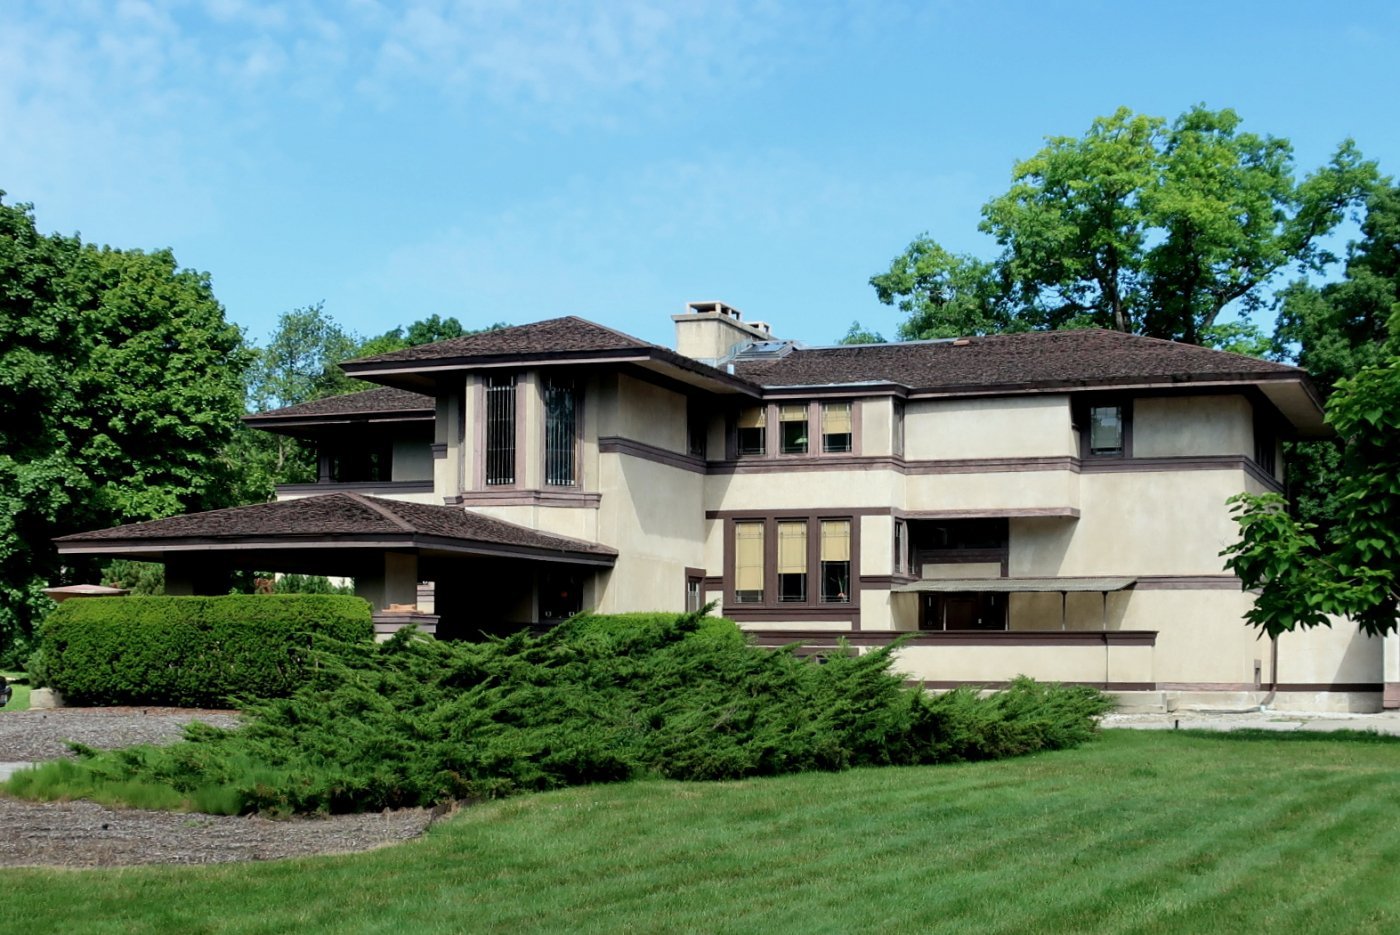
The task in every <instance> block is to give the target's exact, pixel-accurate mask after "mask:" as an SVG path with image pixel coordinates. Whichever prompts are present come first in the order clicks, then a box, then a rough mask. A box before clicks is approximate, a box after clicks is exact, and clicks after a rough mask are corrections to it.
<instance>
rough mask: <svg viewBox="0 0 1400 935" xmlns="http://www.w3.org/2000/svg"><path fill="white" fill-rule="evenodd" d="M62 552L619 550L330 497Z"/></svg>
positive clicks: (117, 534)
mask: <svg viewBox="0 0 1400 935" xmlns="http://www.w3.org/2000/svg"><path fill="white" fill-rule="evenodd" d="M54 544H55V545H56V546H57V547H58V551H59V554H61V555H121V556H125V557H129V558H144V559H149V560H153V561H165V560H166V559H167V557H168V556H169V554H170V553H177V552H225V553H247V552H250V551H254V550H262V551H286V550H292V551H310V550H315V551H322V552H324V551H334V552H340V551H344V550H366V549H417V550H419V551H422V552H432V553H436V554H443V555H448V554H461V555H491V556H500V557H511V558H527V559H535V560H540V561H551V562H565V563H570V564H579V565H603V566H609V565H612V564H613V562H614V561H615V560H616V558H617V550H616V549H612V548H609V547H607V546H605V545H599V544H598V543H596V542H585V541H583V540H580V539H572V538H569V537H567V536H557V535H553V534H551V533H544V532H540V531H538V530H536V529H531V528H529V527H526V526H519V525H517V524H515V523H508V522H505V521H503V520H499V519H494V518H492V517H489V516H483V515H481V514H479V513H473V512H471V511H469V510H464V509H462V508H461V507H449V506H433V505H431V504H424V503H406V502H403V501H400V500H385V499H381V498H379V497H369V496H365V495H364V494H358V493H329V494H323V495H321V496H315V497H303V498H301V499H297V500H281V501H277V502H275V503H258V504H253V505H252V506H240V507H232V508H229V509H225V510H211V511H209V512H205V513H188V514H185V515H184V516H172V517H169V518H168V519H158V520H151V521H149V522H144V523H129V524H127V525H125V526H114V527H111V528H110V529H98V530H94V531H92V532H82V533H75V534H73V535H69V536H62V537H60V538H58V539H55V540H54Z"/></svg>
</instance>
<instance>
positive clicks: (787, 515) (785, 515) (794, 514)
mask: <svg viewBox="0 0 1400 935" xmlns="http://www.w3.org/2000/svg"><path fill="white" fill-rule="evenodd" d="M892 512H894V511H893V510H892V509H891V508H890V507H887V506H835V507H832V508H831V509H829V510H778V509H772V510H706V511H705V518H706V519H768V518H769V517H770V516H772V517H777V518H778V519H811V518H812V517H815V516H819V517H821V518H822V519H846V518H847V517H850V518H851V519H855V518H856V517H858V516H889V515H890V514H891V513H892Z"/></svg>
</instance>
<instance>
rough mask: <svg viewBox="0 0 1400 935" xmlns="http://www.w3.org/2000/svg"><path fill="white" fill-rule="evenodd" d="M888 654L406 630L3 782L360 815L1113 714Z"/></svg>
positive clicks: (766, 771)
mask: <svg viewBox="0 0 1400 935" xmlns="http://www.w3.org/2000/svg"><path fill="white" fill-rule="evenodd" d="M891 652H892V650H891V649H890V648H883V649H880V650H877V651H874V652H869V653H865V654H863V655H855V654H853V653H850V654H842V653H836V654H833V655H831V656H830V657H829V658H828V659H827V660H826V661H825V662H818V661H816V660H812V659H804V658H802V657H799V656H797V655H796V654H795V653H793V652H792V651H790V650H768V649H762V648H759V647H755V646H753V645H751V644H750V643H749V641H748V640H747V638H746V637H745V636H744V635H743V634H742V633H741V632H740V631H739V629H738V628H737V627H736V626H735V625H734V624H733V623H732V622H730V621H728V620H723V619H719V618H712V617H706V616H703V615H700V614H688V615H683V616H682V615H676V614H627V615H622V616H618V617H599V616H580V617H575V618H573V619H572V620H569V621H566V622H565V623H563V624H561V625H559V626H558V627H556V628H554V629H552V630H550V631H549V632H547V633H544V634H542V635H538V636H536V635H531V634H529V633H527V632H522V633H518V634H515V635H512V636H509V637H506V638H504V639H492V640H488V641H486V642H481V643H457V642H446V641H438V640H433V639H429V638H425V637H422V636H418V635H415V634H411V633H407V632H405V633H400V634H398V635H396V636H395V637H394V638H393V639H392V640H390V641H389V642H387V643H384V644H378V645H376V644H373V643H368V642H364V643H360V644H356V645H353V646H347V647H343V648H342V650H341V651H340V652H339V653H338V654H336V655H330V654H327V655H325V656H323V657H322V665H321V666H320V667H319V668H316V669H314V670H312V671H311V672H309V673H308V678H307V682H306V684H305V685H303V686H301V687H300V688H299V689H298V690H297V691H296V692H294V693H293V694H291V695H290V696H289V697H286V698H273V699H269V700H266V701H262V702H259V703H257V704H253V705H249V706H246V707H245V708H244V717H245V725H244V726H243V727H241V728H239V729H237V730H234V731H224V730H216V729H213V728H209V727H205V726H201V725H194V726H193V727H192V728H191V729H190V731H189V732H188V733H187V739H186V740H185V741H184V742H182V743H179V744H175V745H173V746H170V747H146V748H132V749H130V750H125V751H118V752H114V753H92V752H90V751H88V752H87V755H86V756H85V758H84V759H83V760H82V761H81V762H80V763H79V764H78V765H79V766H80V767H81V768H82V769H81V771H83V774H84V775H86V776H87V777H88V779H87V780H86V785H85V784H84V783H81V782H79V783H76V784H75V783H74V781H72V779H71V778H62V777H55V778H54V779H53V781H52V782H51V781H50V780H49V779H47V778H46V777H45V775H44V769H47V767H45V768H43V769H40V770H34V771H29V772H26V773H23V774H21V775H20V776H17V777H16V778H15V779H13V780H11V781H10V783H9V785H8V787H7V788H8V789H9V791H11V792H14V793H16V794H31V795H36V796H44V795H50V794H51V795H66V796H75V795H86V796H93V797H100V796H101V795H102V789H104V788H108V789H129V788H132V786H133V784H141V783H153V784H159V785H161V786H163V787H165V788H168V789H173V790H175V791H176V792H178V793H179V795H180V796H183V797H184V801H185V802H186V803H187V805H188V807H191V808H210V807H211V805H210V803H222V804H221V806H220V808H226V809H228V810H230V811H233V812H265V813H288V812H299V813H304V812H346V811H361V810H370V809H380V808H385V807H400V806H415V805H431V804H435V803H441V802H446V801H451V800H457V799H469V798H481V797H498V796H505V795H510V794H513V793H516V792H523V791H532V790H544V789H554V788H558V787H562V786H568V785H577V784H583V783H597V782H614V781H620V780H628V779H635V778H646V777H651V778H667V779H678V780H718V779H739V778H743V777H750V776H767V775H775V774H779V773H790V772H798V771H803V770H839V769H845V768H848V767H854V766H879V765H887V764H891V765H892V764H906V765H912V764H926V763H944V762H954V761H959V760H976V759H988V758H992V757H1001V756H1010V755H1015V754H1024V753H1031V752H1034V751H1038V750H1051V749H1056V748H1061V747H1069V746H1073V745H1075V744H1078V743H1081V742H1083V741H1085V740H1087V739H1089V738H1090V737H1091V736H1093V734H1094V731H1095V730H1096V720H1095V718H1096V717H1097V715H1099V714H1102V713H1103V712H1104V711H1106V710H1107V708H1108V707H1109V703H1108V701H1107V700H1106V698H1105V697H1104V696H1103V695H1102V694H1101V693H1100V692H1097V691H1095V690H1093V689H1090V688H1085V687H1078V686H1060V685H1041V684H1037V683H1035V682H1032V681H1030V680H1029V679H1020V680H1017V681H1016V683H1015V684H1013V685H1012V686H1011V688H1009V689H1008V690H1006V691H1005V692H1001V693H997V694H995V695H992V696H990V697H988V698H980V697H978V695H977V694H976V693H975V692H971V691H956V692H950V693H947V694H944V695H937V696H935V695H929V694H926V693H924V692H922V691H919V690H917V689H913V688H910V687H908V686H906V685H905V684H904V681H903V679H902V678H901V677H900V676H899V675H897V674H894V673H892V672H891V671H890V665H891V662H892V657H891ZM60 780H61V781H60ZM20 786H24V787H25V788H20ZM45 788H49V789H51V791H50V792H45V791H43V790H44V789H45ZM25 789H29V790H30V791H29V792H26V791H25Z"/></svg>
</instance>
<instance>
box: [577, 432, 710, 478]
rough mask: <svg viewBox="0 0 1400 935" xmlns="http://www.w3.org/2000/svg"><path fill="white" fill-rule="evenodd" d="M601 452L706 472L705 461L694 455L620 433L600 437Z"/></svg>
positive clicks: (700, 472) (691, 470) (696, 472)
mask: <svg viewBox="0 0 1400 935" xmlns="http://www.w3.org/2000/svg"><path fill="white" fill-rule="evenodd" d="M598 453H599V454H618V455H627V456H628V457H632V458H641V459H642V460H643V461H651V462H653V463H655V464H664V465H666V466H667V467H673V468H680V469H681V470H683V471H690V472H692V473H695V474H704V473H705V461H704V459H703V458H697V457H694V456H693V455H688V454H682V453H681V452H679V451H669V450H667V449H665V448H660V447H658V446H656V445H649V444H647V443H646V442H639V441H637V440H635V439H631V438H623V437H621V436H618V435H605V436H603V437H602V438H599V439H598Z"/></svg>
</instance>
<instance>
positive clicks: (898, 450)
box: [891, 399, 904, 458]
mask: <svg viewBox="0 0 1400 935" xmlns="http://www.w3.org/2000/svg"><path fill="white" fill-rule="evenodd" d="M892 405H893V406H894V439H893V440H892V443H891V450H892V451H893V452H894V456H895V457H896V458H902V457H904V400H902V399H896V400H893V402H892Z"/></svg>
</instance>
